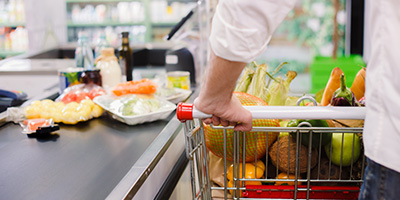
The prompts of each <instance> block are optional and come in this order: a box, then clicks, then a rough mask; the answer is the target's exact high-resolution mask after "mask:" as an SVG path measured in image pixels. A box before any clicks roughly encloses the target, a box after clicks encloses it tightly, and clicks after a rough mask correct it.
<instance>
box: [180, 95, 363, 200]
mask: <svg viewBox="0 0 400 200" xmlns="http://www.w3.org/2000/svg"><path fill="white" fill-rule="evenodd" d="M244 107H245V108H246V109H247V110H249V111H250V112H251V114H252V117H253V119H307V120H313V119H315V120H321V119H325V120H330V119H335V120H342V119H343V120H344V119H345V120H363V119H364V118H365V115H366V108H365V107H333V106H330V107H329V106H244ZM209 117H211V115H209V114H206V113H202V112H201V111H199V110H197V109H196V108H195V107H194V105H193V104H188V103H180V104H179V105H178V107H177V118H178V119H179V120H180V121H181V122H183V123H184V131H185V142H186V153H187V156H188V158H189V160H190V162H189V163H190V166H191V177H192V195H193V199H211V190H214V189H216V190H224V197H225V199H227V193H228V192H227V191H229V190H230V191H232V190H236V189H237V190H238V191H239V189H240V192H242V193H239V192H238V193H235V194H238V195H236V197H238V196H241V197H248V198H249V197H250V198H252V197H257V198H259V197H262V196H257V195H255V196H251V195H248V196H245V194H248V193H247V192H243V191H244V190H245V189H244V188H243V187H241V188H240V186H236V188H235V186H234V187H227V184H226V183H227V181H226V175H225V182H224V183H225V184H224V187H222V188H221V187H219V188H218V187H212V186H211V183H210V178H209V171H208V162H209V157H208V152H207V149H206V147H205V136H204V127H203V124H202V123H201V121H200V120H198V119H204V118H209ZM214 128H216V129H223V130H224V136H223V137H224V143H226V130H227V129H229V128H230V129H232V127H214ZM265 128H267V127H265ZM269 128H270V129H271V130H268V131H272V132H274V131H275V132H289V131H294V130H295V128H286V127H269ZM279 128H280V129H279ZM292 129H293V130H292ZM321 129H323V128H321ZM255 130H257V131H258V130H261V129H259V127H253V131H255ZM299 130H300V131H303V132H304V131H309V132H310V131H316V130H317V129H314V127H312V128H310V127H301V128H297V131H299ZM323 131H325V132H327V131H332V132H334V131H337V132H339V133H344V132H346V133H347V132H353V133H356V132H362V128H334V127H326V128H324V129H323ZM323 131H322V132H323ZM238 135H239V134H238ZM298 135H300V134H298ZM221 137H222V136H221ZM235 137H236V136H235ZM238 137H239V136H238ZM310 138H311V134H310ZM297 141H299V136H297ZM298 143H299V142H298ZM297 146H299V145H297ZM309 146H310V148H309V156H311V145H309ZM234 148H235V147H234ZM353 148H354V147H353ZM243 149H244V148H243ZM322 149H323V148H322ZM226 151H227V150H226V144H224V172H225V173H226V172H227V166H226V165H227V164H226V162H227V161H226ZM237 152H239V150H238V151H237ZM267 152H268V151H267ZM320 153H321V150H320ZM267 155H268V153H267ZM297 159H298V158H297V156H296V166H297V163H298V161H297ZM364 159H365V158H364ZM364 159H363V162H364ZM236 162H237V164H238V165H239V164H241V163H239V161H236ZM243 164H244V163H243ZM318 166H319V164H318ZM236 168H238V167H236ZM266 168H267V167H266ZM308 168H310V164H309V165H308ZM340 169H341V168H340ZM234 170H235V167H234ZM318 170H319V169H318ZM341 171H342V170H341ZM362 171H364V168H363V169H362ZM277 172H278V171H277ZM307 172H308V173H307V179H301V177H299V178H298V175H297V168H296V178H295V179H294V180H295V183H296V184H295V186H269V190H268V191H270V192H264V193H263V194H265V193H267V194H272V195H269V196H268V195H267V196H266V197H265V196H264V198H279V197H280V198H281V199H283V198H285V195H282V193H278V196H273V194H276V193H273V192H272V193H271V191H288V190H291V193H290V195H289V196H287V197H286V198H292V199H297V198H305V199H310V198H311V199H314V198H315V199H317V198H324V197H326V194H327V191H328V192H329V191H330V192H331V193H332V195H333V196H337V198H339V199H352V198H350V197H349V198H347V197H346V196H340V195H338V194H339V193H336V191H334V190H337V189H338V188H337V187H336V188H335V187H328V188H327V189H326V188H325V189H324V188H322V189H321V188H319V187H313V186H312V185H311V186H310V169H307ZM238 173H239V172H238ZM238 180H239V179H238ZM240 180H241V179H240ZM288 180H291V179H288ZM256 181H257V180H256ZM297 181H299V182H300V181H301V182H307V186H305V185H300V184H299V185H298V184H297ZM340 181H342V180H340ZM340 181H339V183H341V184H343V183H344V184H347V182H340ZM242 182H244V181H242ZM358 182H361V180H359V181H358ZM238 185H239V184H238ZM263 186H264V185H263ZM271 187H272V189H271ZM293 187H294V188H293ZM321 187H322V186H321ZM349 188H351V187H342V189H343V190H351V189H349ZM355 188H356V187H353V188H352V190H353V191H355V190H356V189H357V188H358V190H359V187H357V188H356V189H355ZM246 189H247V186H246ZM263 190H267V189H265V187H264V189H263ZM322 190H326V191H324V192H323V193H322V196H321V195H320V196H318V195H317V194H318V193H317V192H314V191H322ZM254 191H257V192H258V191H261V190H259V189H254ZM286 193H288V192H286ZM353 193H354V192H353ZM239 194H240V195H239ZM324 195H325V196H324ZM344 195H346V194H344ZM355 195H358V192H357V193H355ZM355 195H353V197H354V196H355ZM337 198H333V199H337Z"/></svg>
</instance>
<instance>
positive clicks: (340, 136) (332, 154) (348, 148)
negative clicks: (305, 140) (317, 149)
mask: <svg viewBox="0 0 400 200" xmlns="http://www.w3.org/2000/svg"><path fill="white" fill-rule="evenodd" d="M325 152H326V155H327V156H328V158H330V159H331V160H332V163H333V164H335V165H338V166H344V167H347V166H350V165H351V164H352V163H355V162H356V161H357V160H358V158H359V157H360V153H361V143H360V138H359V137H358V135H357V134H354V133H333V134H332V146H331V144H330V143H329V144H327V145H325Z"/></svg>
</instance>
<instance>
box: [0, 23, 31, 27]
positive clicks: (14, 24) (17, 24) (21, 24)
mask: <svg viewBox="0 0 400 200" xmlns="http://www.w3.org/2000/svg"><path fill="white" fill-rule="evenodd" d="M0 26H6V27H17V26H25V22H2V23H0Z"/></svg>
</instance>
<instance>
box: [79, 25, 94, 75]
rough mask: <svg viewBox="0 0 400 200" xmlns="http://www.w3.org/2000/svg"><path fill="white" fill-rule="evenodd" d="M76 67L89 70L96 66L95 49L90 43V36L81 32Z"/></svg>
mask: <svg viewBox="0 0 400 200" xmlns="http://www.w3.org/2000/svg"><path fill="white" fill-rule="evenodd" d="M75 61H76V67H79V68H84V69H87V70H90V69H93V68H94V57H93V50H92V48H91V47H90V45H89V41H88V37H87V35H86V34H85V33H83V32H80V33H79V36H78V45H77V47H76V49H75Z"/></svg>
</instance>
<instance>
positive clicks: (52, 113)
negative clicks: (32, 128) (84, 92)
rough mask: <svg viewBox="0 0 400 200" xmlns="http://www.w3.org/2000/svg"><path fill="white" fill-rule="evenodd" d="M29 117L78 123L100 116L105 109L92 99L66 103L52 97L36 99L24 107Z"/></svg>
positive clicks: (26, 115)
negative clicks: (55, 100) (53, 99)
mask: <svg viewBox="0 0 400 200" xmlns="http://www.w3.org/2000/svg"><path fill="white" fill-rule="evenodd" d="M24 111H25V117H26V118H27V119H34V118H43V119H52V120H53V121H54V122H56V123H60V122H62V123H64V124H76V123H78V122H82V121H87V120H89V119H92V118H97V117H100V116H101V115H102V114H103V109H102V108H101V107H100V106H98V105H96V104H95V103H93V101H92V100H90V99H84V100H82V101H80V103H77V102H75V101H72V102H69V103H64V102H62V101H59V102H54V101H52V100H50V99H45V100H42V101H34V102H32V103H31V104H30V105H29V106H27V107H25V108H24Z"/></svg>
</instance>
